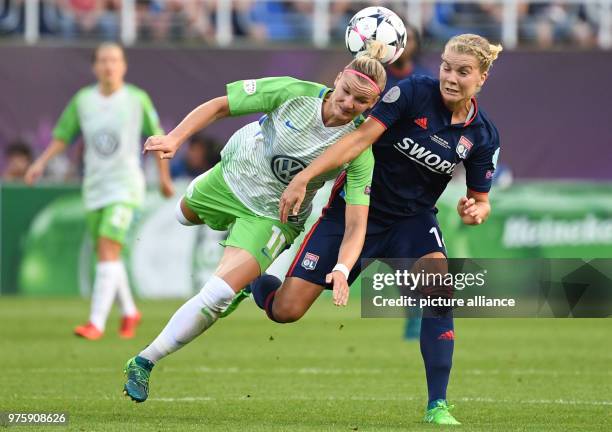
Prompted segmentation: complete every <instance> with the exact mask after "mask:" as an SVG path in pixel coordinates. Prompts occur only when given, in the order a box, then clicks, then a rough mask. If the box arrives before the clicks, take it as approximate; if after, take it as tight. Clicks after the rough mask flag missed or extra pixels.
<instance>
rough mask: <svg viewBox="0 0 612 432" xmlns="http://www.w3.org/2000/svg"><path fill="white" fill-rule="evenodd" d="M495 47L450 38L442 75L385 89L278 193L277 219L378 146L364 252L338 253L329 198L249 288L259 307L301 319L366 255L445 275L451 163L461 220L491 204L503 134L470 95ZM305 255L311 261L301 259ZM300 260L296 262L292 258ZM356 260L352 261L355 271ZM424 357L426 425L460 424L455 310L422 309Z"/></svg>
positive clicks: (335, 215) (440, 293)
mask: <svg viewBox="0 0 612 432" xmlns="http://www.w3.org/2000/svg"><path fill="white" fill-rule="evenodd" d="M500 51H501V46H499V45H497V46H496V45H491V44H489V42H488V41H487V40H486V39H485V38H483V37H481V36H477V35H473V34H465V35H459V36H456V37H454V38H452V39H451V40H449V41H448V42H447V44H446V46H445V49H444V52H443V54H442V63H441V65H440V75H439V77H440V78H439V80H436V79H433V78H429V77H424V76H414V77H411V78H408V79H406V80H403V81H400V83H399V84H398V85H397V86H395V87H393V88H391V89H390V90H389V91H388V92H387V93H386V94H385V95H384V96H383V98H382V99H381V102H380V103H379V104H378V105H376V107H375V108H374V109H373V110H372V112H371V113H370V115H369V118H368V120H367V121H366V122H365V123H364V124H363V126H362V127H360V128H359V129H357V130H356V131H355V132H352V133H350V134H348V135H347V136H345V137H344V138H342V139H341V140H340V141H339V142H338V143H336V144H335V145H333V146H332V147H330V148H329V149H328V150H326V151H325V153H323V154H322V155H321V156H320V157H319V158H317V159H316V160H315V161H314V162H313V163H312V164H310V165H309V166H308V167H306V168H305V169H304V170H303V171H301V172H300V173H299V174H297V175H296V176H295V177H294V179H293V180H292V181H291V183H290V184H289V186H288V187H287V190H286V191H285V192H284V193H283V197H282V198H281V203H280V204H281V220H285V219H286V218H287V217H288V215H289V211H290V210H291V209H293V212H297V211H299V207H300V202H301V199H302V196H303V194H304V190H305V185H306V184H308V182H309V181H310V180H311V179H312V178H314V177H316V176H317V175H319V174H320V173H321V172H326V171H329V170H330V169H333V168H336V167H338V166H341V165H342V164H343V163H346V162H347V161H349V160H351V159H352V158H353V157H356V156H357V155H358V154H359V151H360V149H363V148H367V147H368V146H369V145H371V144H374V146H373V151H374V157H375V161H376V165H375V169H374V176H373V179H372V201H371V204H370V214H369V218H368V227H367V235H366V238H365V243H364V246H363V250H362V252H361V255H360V257H359V258H360V259H359V260H356V261H355V262H356V264H355V262H353V263H345V262H342V261H335V260H336V253H335V251H337V250H338V248H339V238H341V237H342V233H341V231H339V227H340V228H341V227H342V219H343V218H344V207H345V203H344V200H343V199H342V196H341V195H339V194H336V195H335V196H334V195H332V198H331V199H330V205H329V206H328V208H327V209H326V211H325V212H324V213H323V215H322V216H321V218H320V219H319V222H318V223H317V224H315V225H314V226H313V228H312V229H311V231H310V233H309V234H308V235H307V236H306V240H305V241H304V242H303V243H302V247H301V248H300V251H299V252H298V254H297V256H296V257H295V260H294V261H293V265H292V266H291V267H290V269H289V271H288V272H287V278H286V280H285V282H284V283H283V284H282V286H281V281H280V280H279V279H278V278H276V277H274V276H271V275H265V276H264V277H261V278H258V279H257V280H256V281H254V282H253V283H252V284H251V285H250V290H251V291H252V293H253V298H254V299H255V302H256V303H257V305H258V306H259V307H260V308H262V309H264V310H265V311H266V313H267V315H268V317H269V318H270V319H272V320H273V321H276V322H281V323H283V322H293V321H296V320H298V319H300V318H301V317H302V316H303V315H304V313H305V312H306V311H307V310H308V308H309V307H310V306H311V305H312V303H313V302H314V301H315V300H316V299H317V297H318V296H319V295H320V294H321V292H322V291H323V289H324V288H325V287H326V285H327V286H329V284H333V289H334V293H335V292H336V290H337V286H342V287H343V288H342V291H345V292H348V285H350V283H352V282H353V281H354V280H355V279H356V278H357V276H358V275H359V273H360V272H361V259H364V258H372V259H376V258H405V259H416V260H417V261H416V264H415V267H414V269H413V271H414V272H419V271H420V269H423V270H424V271H427V272H433V273H440V274H445V273H446V272H447V271H448V269H447V261H446V254H447V253H446V246H445V245H444V241H443V237H442V232H441V230H440V227H439V224H438V221H437V218H436V213H437V209H436V208H435V205H436V202H437V201H438V199H439V197H440V195H442V193H443V192H444V190H445V188H446V186H447V184H448V183H449V181H450V180H451V177H452V173H453V171H454V168H455V167H456V166H457V165H459V164H460V163H463V165H464V166H465V170H466V184H467V193H466V196H464V197H461V198H460V199H459V202H458V204H457V212H458V214H459V216H460V217H461V220H462V222H463V223H464V224H466V225H479V224H481V223H483V222H484V221H485V220H486V219H487V217H488V215H489V213H490V211H491V206H490V204H489V198H488V192H489V189H490V187H491V182H492V179H493V173H494V171H495V167H496V164H497V157H498V154H499V136H498V133H497V129H496V128H495V126H494V124H493V123H492V122H491V120H489V118H488V116H487V115H486V114H485V113H484V112H483V111H482V110H480V109H479V108H478V105H477V102H476V98H475V96H476V94H477V93H478V92H479V91H480V90H481V88H482V86H483V85H484V83H485V81H486V79H487V77H488V74H489V69H490V67H491V65H492V63H493V61H495V59H496V58H497V56H498V54H499V52H500ZM309 256H316V257H317V266H316V268H315V267H309V266H307V265H304V262H305V261H304V260H307V259H308V257H309ZM299 263H301V265H298V264H299ZM353 265H354V268H353ZM420 293H421V295H422V296H424V297H448V296H450V295H452V293H450V292H448V289H445V288H444V287H440V286H425V287H420ZM424 315H425V318H424V319H423V320H422V326H421V338H420V341H421V354H422V356H423V361H424V364H425V372H426V377H427V387H428V395H429V398H428V403H427V410H426V414H425V421H426V422H427V423H436V424H459V422H458V421H457V420H456V419H455V418H454V417H453V416H452V415H451V414H450V412H449V410H450V408H451V406H449V405H448V404H447V401H446V389H447V386H448V380H449V377H450V371H451V365H452V356H453V350H454V339H455V333H454V324H453V315H452V309H451V308H434V307H432V308H424Z"/></svg>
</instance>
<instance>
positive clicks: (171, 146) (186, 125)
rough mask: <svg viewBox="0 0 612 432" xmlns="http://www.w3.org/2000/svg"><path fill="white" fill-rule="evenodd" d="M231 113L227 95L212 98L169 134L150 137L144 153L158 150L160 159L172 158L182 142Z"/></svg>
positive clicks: (188, 115)
mask: <svg viewBox="0 0 612 432" xmlns="http://www.w3.org/2000/svg"><path fill="white" fill-rule="evenodd" d="M229 115H230V110H229V103H228V100H227V96H221V97H218V98H215V99H211V100H209V101H208V102H206V103H203V104H202V105H200V106H199V107H197V108H196V109H194V110H193V111H191V112H190V113H189V114H187V117H185V118H184V119H183V121H181V122H180V123H179V124H178V126H177V127H175V128H174V129H173V130H172V131H170V133H169V134H168V135H155V136H152V137H149V138H148V139H147V141H146V142H145V145H144V153H146V152H148V151H156V152H159V153H158V154H159V158H160V159H172V158H173V157H174V155H175V153H176V151H177V150H178V149H179V147H180V146H181V144H183V142H185V140H187V139H188V138H189V137H190V136H191V135H193V134H194V133H196V132H197V131H199V130H201V129H204V128H206V127H208V126H209V125H210V124H212V123H214V122H215V121H217V120H219V119H222V118H225V117H228V116H229Z"/></svg>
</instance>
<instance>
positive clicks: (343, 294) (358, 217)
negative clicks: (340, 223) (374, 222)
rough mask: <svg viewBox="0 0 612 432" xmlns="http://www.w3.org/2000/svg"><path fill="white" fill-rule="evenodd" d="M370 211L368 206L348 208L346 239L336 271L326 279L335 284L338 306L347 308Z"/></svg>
mask: <svg viewBox="0 0 612 432" xmlns="http://www.w3.org/2000/svg"><path fill="white" fill-rule="evenodd" d="M368 209H369V207H368V206H366V205H351V204H347V206H346V217H345V220H346V221H345V227H344V237H343V238H342V244H341V245H340V251H339V252H338V261H337V264H336V266H335V267H334V270H332V272H331V273H328V274H327V276H326V277H325V282H327V283H333V288H334V291H333V299H334V304H335V305H336V306H346V304H347V303H348V297H349V285H348V281H347V280H348V276H349V273H350V272H351V269H352V268H353V266H354V265H355V263H356V262H357V259H358V258H359V255H360V254H361V249H362V248H363V242H364V241H365V235H366V228H367V225H368Z"/></svg>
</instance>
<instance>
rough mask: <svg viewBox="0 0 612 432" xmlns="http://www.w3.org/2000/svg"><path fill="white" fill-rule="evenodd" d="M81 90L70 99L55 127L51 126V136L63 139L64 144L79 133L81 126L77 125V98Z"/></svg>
mask: <svg viewBox="0 0 612 432" xmlns="http://www.w3.org/2000/svg"><path fill="white" fill-rule="evenodd" d="M80 94H81V92H78V93H77V94H76V95H74V96H73V97H72V99H70V102H68V105H67V106H66V108H64V111H63V112H62V115H61V116H60V118H59V120H58V121H57V124H56V125H55V128H53V134H52V135H53V138H54V139H57V140H60V141H63V142H64V143H66V144H71V143H72V142H73V141H74V139H75V138H76V136H77V135H78V134H79V132H80V130H81V127H80V125H79V112H78V99H79V95H80Z"/></svg>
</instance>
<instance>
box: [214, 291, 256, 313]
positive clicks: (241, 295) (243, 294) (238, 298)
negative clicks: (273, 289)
mask: <svg viewBox="0 0 612 432" xmlns="http://www.w3.org/2000/svg"><path fill="white" fill-rule="evenodd" d="M250 295H251V285H247V286H246V288H243V289H241V290H240V291H238V294H236V295H235V296H234V298H233V299H232V302H231V303H230V304H229V306H228V307H227V308H226V309H225V310H224V311H223V312H221V313H220V314H219V318H225V317H226V316H228V315H230V314H231V313H232V312H234V311H235V310H236V309H237V308H238V306H240V303H242V302H243V301H244V299H247V298H249V296H250Z"/></svg>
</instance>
